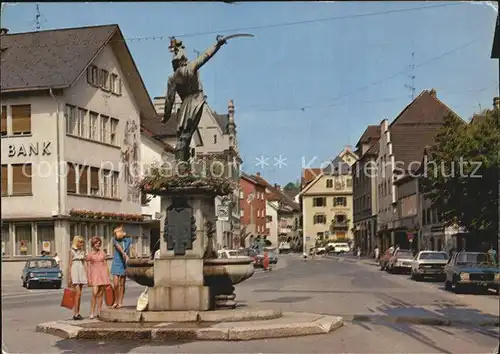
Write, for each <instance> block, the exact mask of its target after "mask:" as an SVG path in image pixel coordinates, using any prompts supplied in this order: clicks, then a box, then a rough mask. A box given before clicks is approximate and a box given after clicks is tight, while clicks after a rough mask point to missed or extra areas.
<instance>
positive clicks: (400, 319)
mask: <svg viewBox="0 0 500 354" xmlns="http://www.w3.org/2000/svg"><path fill="white" fill-rule="evenodd" d="M343 317H344V320H346V321H351V322H370V323H381V322H386V323H401V324H403V323H405V324H415V325H427V326H448V327H451V326H474V327H500V320H491V321H467V320H453V319H447V318H439V317H413V316H384V315H352V316H345V315H343Z"/></svg>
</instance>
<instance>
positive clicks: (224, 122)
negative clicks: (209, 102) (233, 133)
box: [214, 112, 229, 134]
mask: <svg viewBox="0 0 500 354" xmlns="http://www.w3.org/2000/svg"><path fill="white" fill-rule="evenodd" d="M214 117H215V120H216V121H217V124H218V125H219V127H220V129H221V130H222V134H227V133H228V129H227V128H228V125H229V114H219V113H217V112H214Z"/></svg>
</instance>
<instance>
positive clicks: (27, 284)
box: [26, 281, 33, 289]
mask: <svg viewBox="0 0 500 354" xmlns="http://www.w3.org/2000/svg"><path fill="white" fill-rule="evenodd" d="M31 288H33V284H31V282H30V281H28V282H27V283H26V289H31Z"/></svg>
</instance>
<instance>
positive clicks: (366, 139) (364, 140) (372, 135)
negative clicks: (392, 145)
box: [356, 125, 380, 148]
mask: <svg viewBox="0 0 500 354" xmlns="http://www.w3.org/2000/svg"><path fill="white" fill-rule="evenodd" d="M379 138H380V125H369V126H368V127H366V129H365V131H364V132H363V135H361V138H359V141H358V143H357V144H356V147H357V148H359V147H360V146H361V144H368V143H370V142H371V141H373V140H374V139H375V140H378V139H379Z"/></svg>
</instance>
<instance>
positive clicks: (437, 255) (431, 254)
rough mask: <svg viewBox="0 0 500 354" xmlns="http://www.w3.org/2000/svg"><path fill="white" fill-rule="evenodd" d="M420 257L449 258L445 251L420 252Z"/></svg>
mask: <svg viewBox="0 0 500 354" xmlns="http://www.w3.org/2000/svg"><path fill="white" fill-rule="evenodd" d="M420 259H436V260H447V259H448V254H446V253H444V252H424V253H421V254H420Z"/></svg>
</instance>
